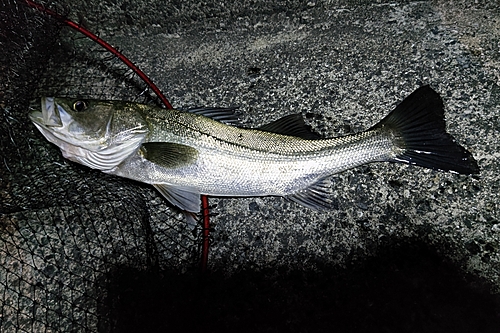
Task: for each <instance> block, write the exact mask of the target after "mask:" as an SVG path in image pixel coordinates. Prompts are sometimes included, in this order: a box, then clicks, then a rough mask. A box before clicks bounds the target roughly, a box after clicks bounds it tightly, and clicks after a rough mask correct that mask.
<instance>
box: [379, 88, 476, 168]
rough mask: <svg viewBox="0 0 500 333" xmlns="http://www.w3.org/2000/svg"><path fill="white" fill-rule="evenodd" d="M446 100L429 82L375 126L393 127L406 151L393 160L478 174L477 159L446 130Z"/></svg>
mask: <svg viewBox="0 0 500 333" xmlns="http://www.w3.org/2000/svg"><path fill="white" fill-rule="evenodd" d="M445 127H446V124H445V121H444V108H443V101H442V100H441V97H440V96H439V94H438V93H437V92H435V91H434V90H433V89H432V88H431V87H429V86H427V85H426V86H423V87H420V88H418V89H417V90H416V91H414V92H413V93H412V94H411V95H410V96H408V97H407V98H406V99H405V100H404V101H403V102H401V104H399V105H398V106H397V107H396V109H394V110H393V111H392V112H391V113H390V114H389V115H387V117H385V118H384V119H382V121H381V122H380V123H378V124H377V125H375V126H374V127H373V129H376V128H383V129H387V130H390V131H391V132H392V133H394V135H395V136H396V138H397V141H398V146H399V147H400V148H401V149H402V152H401V153H400V154H398V155H397V156H396V157H394V158H392V159H390V160H389V161H390V162H403V163H409V164H414V165H419V166H422V167H425V168H430V169H437V170H444V171H452V172H457V173H462V174H477V173H479V167H478V165H477V162H476V160H474V157H473V156H472V155H471V153H470V152H468V151H467V150H466V149H465V148H464V147H462V146H461V145H459V144H458V143H457V142H456V141H455V139H454V138H453V137H452V136H451V135H450V134H448V133H446V128H445Z"/></svg>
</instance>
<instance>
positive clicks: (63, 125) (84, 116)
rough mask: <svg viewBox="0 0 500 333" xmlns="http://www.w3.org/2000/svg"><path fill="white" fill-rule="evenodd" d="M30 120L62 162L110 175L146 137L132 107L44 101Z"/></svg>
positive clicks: (114, 103)
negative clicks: (60, 153) (53, 147)
mask: <svg viewBox="0 0 500 333" xmlns="http://www.w3.org/2000/svg"><path fill="white" fill-rule="evenodd" d="M30 119H31V121H32V122H33V123H34V125H35V126H36V127H37V128H38V130H39V131H40V132H41V133H42V134H43V136H44V137H45V138H46V139H47V140H48V141H50V142H52V143H53V144H55V145H56V146H58V147H59V148H60V149H61V151H62V154H63V156H64V157H65V158H67V159H69V160H71V161H74V162H77V163H80V164H83V165H86V166H88V167H90V168H93V169H99V170H103V171H109V170H111V169H113V168H115V167H116V166H118V165H119V164H120V163H121V162H123V160H125V159H126V158H127V157H128V156H130V155H131V154H132V153H134V152H135V151H137V150H138V149H139V147H140V145H141V143H142V142H143V141H144V138H145V136H146V134H147V126H146V123H145V121H144V119H143V117H142V116H141V113H140V112H138V110H137V108H134V104H132V103H127V102H121V101H98V100H75V99H69V98H54V97H44V98H42V99H41V110H40V111H38V110H37V111H34V112H32V113H31V114H30Z"/></svg>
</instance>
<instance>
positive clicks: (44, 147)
mask: <svg viewBox="0 0 500 333" xmlns="http://www.w3.org/2000/svg"><path fill="white" fill-rule="evenodd" d="M44 5H47V6H48V7H50V8H53V9H54V10H56V11H57V12H59V13H61V12H64V11H65V10H64V9H62V8H54V6H52V7H51V4H50V3H44ZM0 42H1V46H0V71H1V75H0V108H1V113H0V115H1V120H0V126H1V133H0V140H1V148H0V150H1V161H0V163H1V164H2V166H1V167H0V330H1V331H2V332H49V331H50V332H56V331H58V332H59V331H61V332H72V331H78V332H84V331H97V330H101V331H109V330H111V329H112V325H111V323H110V311H111V308H112V307H113V304H112V302H111V301H110V298H109V295H108V292H107V291H108V290H110V289H109V283H110V282H109V281H110V280H111V279H114V277H115V276H116V275H117V274H119V273H118V272H120V271H121V270H122V268H123V267H126V268H127V269H135V270H138V271H143V272H158V271H159V270H162V269H165V268H166V267H168V268H169V269H176V270H177V271H186V270H195V271H196V269H197V263H198V261H199V255H198V252H199V237H198V234H199V228H196V229H195V230H191V229H189V228H188V226H187V225H186V223H185V221H184V219H183V216H182V215H181V214H179V212H177V211H173V210H172V209H171V208H170V207H169V206H167V205H166V203H165V201H164V200H163V199H162V198H161V197H160V196H159V195H158V194H156V193H155V192H154V190H152V189H149V188H147V187H146V186H141V185H139V184H133V183H131V182H126V181H122V180H120V179H116V178H115V177H113V180H112V181H111V182H110V181H109V180H110V179H111V177H108V176H106V175H105V174H102V173H100V172H93V171H90V170H89V169H87V168H83V167H80V166H78V165H76V164H74V163H70V162H67V161H65V160H64V159H63V158H62V157H61V156H60V153H59V152H58V151H57V149H55V147H53V146H51V145H50V144H48V142H46V141H45V140H44V139H43V138H42V136H41V135H39V133H37V131H36V129H35V128H34V127H33V126H32V125H31V124H30V121H29V118H28V117H27V114H28V109H29V108H30V107H31V108H38V104H39V99H38V100H37V99H36V97H39V96H72V97H75V96H79V97H84V98H97V99H122V100H133V101H138V102H142V103H156V104H159V103H158V101H157V100H155V98H154V97H152V95H154V94H150V92H149V90H148V89H147V87H146V86H145V84H144V83H142V81H141V80H140V79H138V78H137V77H136V75H135V74H133V72H132V71H130V70H129V68H128V67H126V66H125V65H123V64H122V63H121V62H120V61H119V60H118V59H116V57H114V56H112V55H110V54H109V52H106V51H104V50H103V49H102V48H101V47H100V46H99V45H97V44H96V43H95V42H93V41H92V40H90V39H88V38H85V37H83V36H82V35H81V34H79V33H78V32H76V31H73V30H72V29H70V28H68V27H67V26H65V25H64V24H61V23H60V22H58V21H57V20H55V19H54V18H52V17H50V16H49V15H45V14H42V13H40V12H39V11H37V10H35V9H32V8H29V7H28V6H26V5H24V4H23V2H22V1H14V0H12V1H5V0H4V1H3V2H2V10H1V11H0Z"/></svg>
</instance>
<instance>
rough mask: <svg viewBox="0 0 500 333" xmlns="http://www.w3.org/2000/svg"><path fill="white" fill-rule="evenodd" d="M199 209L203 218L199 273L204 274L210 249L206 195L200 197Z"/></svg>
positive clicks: (208, 212) (208, 213)
mask: <svg viewBox="0 0 500 333" xmlns="http://www.w3.org/2000/svg"><path fill="white" fill-rule="evenodd" d="M201 207H202V208H201V209H202V216H203V238H202V246H201V272H202V273H205V272H206V271H207V263H208V249H209V247H210V238H209V236H210V211H209V206H208V197H207V196H206V195H202V196H201Z"/></svg>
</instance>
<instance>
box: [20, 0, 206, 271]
mask: <svg viewBox="0 0 500 333" xmlns="http://www.w3.org/2000/svg"><path fill="white" fill-rule="evenodd" d="M24 1H25V3H26V4H27V5H28V6H29V7H32V8H35V9H37V10H39V11H40V12H42V13H45V14H47V15H50V16H52V17H53V18H55V19H57V20H58V21H60V22H62V23H64V24H65V25H67V26H69V27H70V28H73V29H74V30H76V31H78V32H79V33H81V34H83V35H84V36H86V37H88V38H90V39H91V40H92V41H94V42H96V43H97V44H99V45H100V46H102V47H103V48H105V49H106V50H107V51H108V52H110V53H111V54H113V55H114V56H115V57H117V58H118V59H120V60H121V61H122V62H123V63H124V64H125V65H126V66H127V67H128V68H130V69H131V70H132V71H133V72H134V73H135V74H137V75H138V76H139V77H140V78H141V79H142V80H143V81H144V83H146V85H147V86H148V87H150V88H151V90H152V91H153V92H154V93H155V94H156V96H158V98H159V99H160V100H161V101H162V103H163V104H164V105H165V107H166V108H167V109H173V107H172V104H170V102H169V101H168V99H167V98H166V97H165V95H164V94H163V93H162V92H161V90H160V88H158V87H157V86H156V85H155V84H154V82H153V81H152V80H151V79H150V78H149V77H148V76H147V75H146V74H145V73H144V72H143V71H142V70H141V69H140V68H139V67H138V66H136V65H135V64H134V63H133V62H132V61H130V60H129V59H128V58H127V57H126V56H125V55H124V54H123V53H121V52H120V51H118V50H117V49H116V48H115V47H113V46H112V45H111V44H109V43H107V42H106V41H104V40H103V39H101V38H99V37H98V36H97V35H95V34H94V33H92V32H91V31H89V30H88V29H86V28H84V27H83V26H81V25H80V24H78V23H75V22H73V21H71V20H70V19H68V18H67V17H64V16H63V15H61V14H58V13H56V12H55V11H53V10H51V9H49V8H47V7H45V6H43V5H41V4H39V3H36V2H34V1H31V0H24ZM201 214H202V224H203V227H202V246H201V263H200V269H201V272H202V273H205V272H206V271H207V265H208V251H209V247H210V206H209V204H208V197H207V196H206V195H202V196H201Z"/></svg>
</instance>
